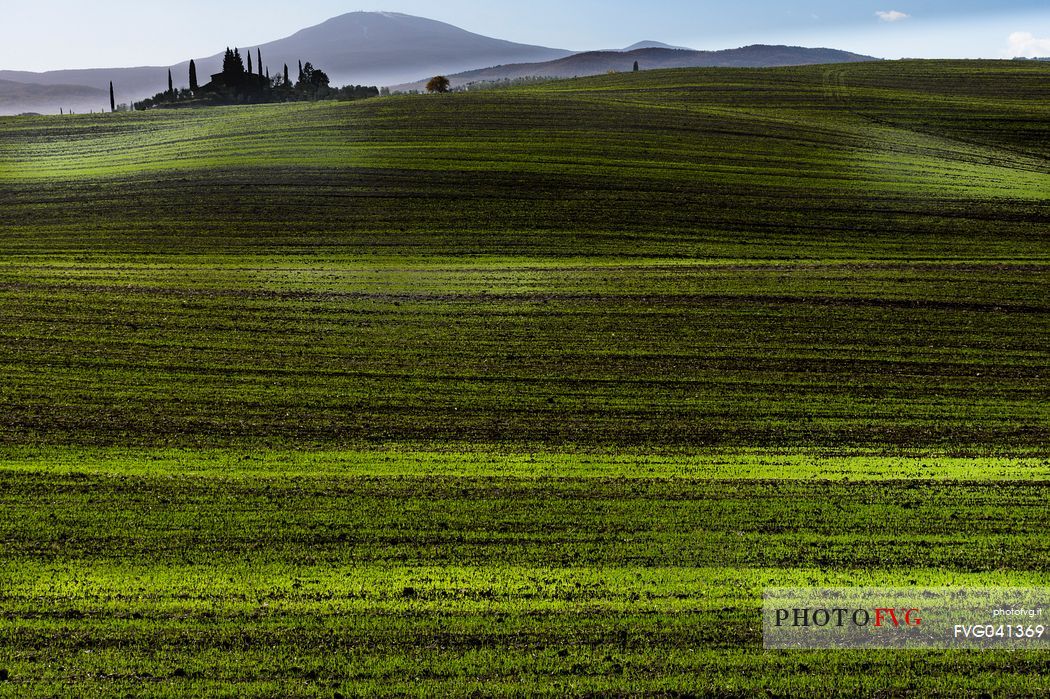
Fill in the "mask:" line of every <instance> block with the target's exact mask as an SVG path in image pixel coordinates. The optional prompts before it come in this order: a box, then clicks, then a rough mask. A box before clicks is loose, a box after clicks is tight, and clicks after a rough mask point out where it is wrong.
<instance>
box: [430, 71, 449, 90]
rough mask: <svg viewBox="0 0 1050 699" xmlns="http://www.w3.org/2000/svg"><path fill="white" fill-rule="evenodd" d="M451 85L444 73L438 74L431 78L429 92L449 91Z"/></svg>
mask: <svg viewBox="0 0 1050 699" xmlns="http://www.w3.org/2000/svg"><path fill="white" fill-rule="evenodd" d="M450 85H451V83H450V82H449V80H448V78H446V77H445V76H444V75H438V76H435V77H433V78H431V79H430V82H428V83H427V92H448V88H449V86H450Z"/></svg>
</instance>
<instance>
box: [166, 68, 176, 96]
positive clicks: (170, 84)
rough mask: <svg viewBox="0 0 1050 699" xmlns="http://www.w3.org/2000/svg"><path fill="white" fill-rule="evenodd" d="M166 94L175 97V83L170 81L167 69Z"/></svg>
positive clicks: (169, 73) (169, 70)
mask: <svg viewBox="0 0 1050 699" xmlns="http://www.w3.org/2000/svg"><path fill="white" fill-rule="evenodd" d="M168 94H169V95H171V96H172V97H174V96H175V83H173V82H172V81H171V68H168Z"/></svg>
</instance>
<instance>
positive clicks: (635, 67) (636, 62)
mask: <svg viewBox="0 0 1050 699" xmlns="http://www.w3.org/2000/svg"><path fill="white" fill-rule="evenodd" d="M634 72H635V73H637V72H638V61H635V62H634Z"/></svg>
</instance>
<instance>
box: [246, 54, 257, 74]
mask: <svg viewBox="0 0 1050 699" xmlns="http://www.w3.org/2000/svg"><path fill="white" fill-rule="evenodd" d="M248 72H249V73H254V72H255V71H254V70H252V52H251V51H248Z"/></svg>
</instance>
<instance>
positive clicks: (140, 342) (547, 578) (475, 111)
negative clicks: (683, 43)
mask: <svg viewBox="0 0 1050 699" xmlns="http://www.w3.org/2000/svg"><path fill="white" fill-rule="evenodd" d="M0 197H2V200H0V201H2V203H0V367H2V370H3V378H2V379H0V696H23V695H40V696H48V695H60V696H66V695H68V696H96V695H98V696H103V695H105V696H110V695H118V696H123V695H128V694H134V695H141V694H145V695H156V696H186V695H221V696H277V695H281V696H308V697H312V696H321V697H334V696H358V695H360V696H366V695H374V694H410V695H425V696H437V695H453V696H459V695H470V694H483V695H488V694H504V695H522V696H527V695H537V694H546V695H551V696H565V695H609V694H617V695H622V694H629V695H643V696H688V695H714V696H727V697H728V696H732V697H735V696H739V697H747V696H754V695H755V694H760V695H762V694H764V695H766V696H778V697H797V696H814V697H825V696H834V695H842V696H848V695H866V696H878V697H896V696H940V697H949V696H960V695H982V694H987V695H990V696H1045V695H1046V694H1047V692H1048V691H1050V680H1048V679H1047V678H1048V677H1050V657H1048V656H1047V654H1046V653H1045V652H1043V653H1039V652H1013V653H1008V652H974V651H967V652H963V651H951V652H947V651H928V652H920V651H907V652H873V651H868V652H816V651H805V652H784V651H776V652H766V651H763V650H762V639H761V617H760V606H761V594H762V590H763V588H765V587H772V586H785V585H841V586H852V585H887V586H901V585H931V586H937V585H952V586H958V585H1007V584H1009V585H1029V586H1039V585H1050V534H1048V531H1050V65H1048V64H1045V63H1038V62H1034V61H1024V62H930V61H923V62H919V61H916V62H885V63H868V64H863V63H862V64H849V65H842V66H814V67H806V68H794V69H776V70H728V69H726V70H721V69H720V70H677V71H653V72H642V73H632V74H619V75H609V76H602V77H598V78H588V79H580V80H568V81H557V82H550V83H546V84H541V85H535V86H529V87H520V88H511V89H500V90H490V91H482V92H474V93H464V94H451V95H441V96H436V95H435V96H395V97H390V98H380V99H374V100H368V101H363V102H357V103H350V104H348V103H317V104H292V105H276V106H260V107H240V108H216V109H208V110H193V111H170V112H155V113H139V114H131V115H94V116H92V115H87V116H76V117H65V118H56V117H41V118H0Z"/></svg>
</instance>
